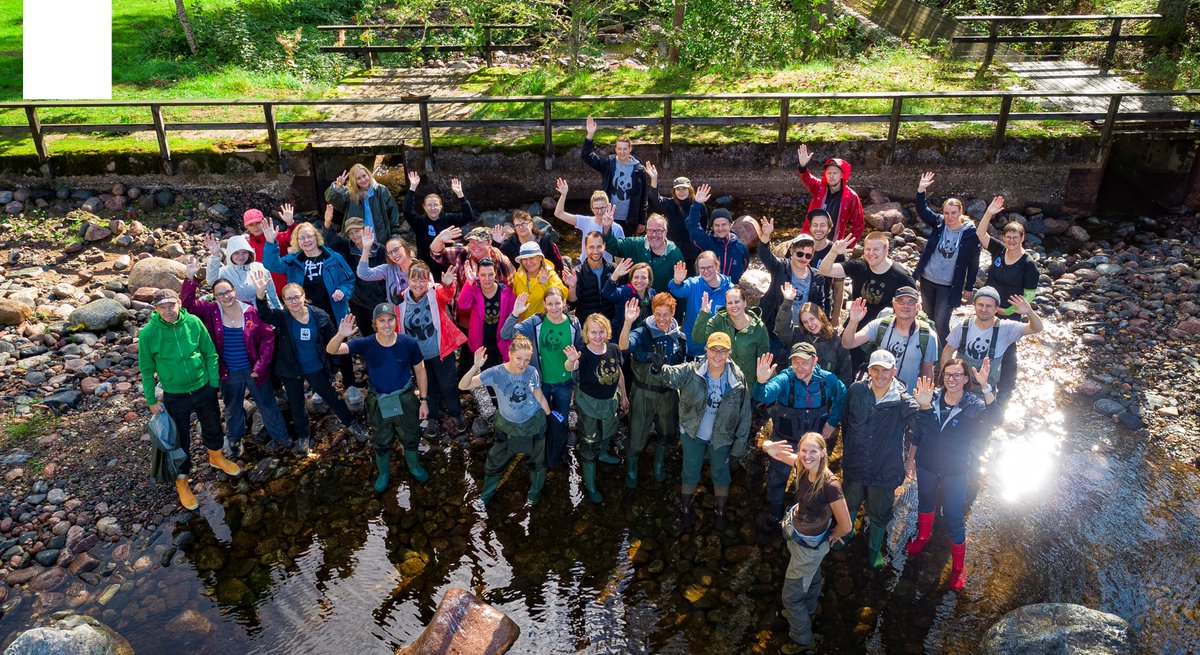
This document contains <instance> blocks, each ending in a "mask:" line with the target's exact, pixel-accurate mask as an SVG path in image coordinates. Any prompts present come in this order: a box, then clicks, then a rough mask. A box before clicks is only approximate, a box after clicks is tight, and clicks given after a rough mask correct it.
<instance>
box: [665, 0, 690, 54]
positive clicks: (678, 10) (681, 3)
mask: <svg viewBox="0 0 1200 655" xmlns="http://www.w3.org/2000/svg"><path fill="white" fill-rule="evenodd" d="M686 7H687V0H675V15H674V16H673V17H672V18H671V47H670V48H668V49H667V63H668V64H671V65H675V64H678V63H679V33H680V31H681V30H682V29H683V14H684V10H685V9H686Z"/></svg>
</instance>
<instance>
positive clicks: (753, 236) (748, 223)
mask: <svg viewBox="0 0 1200 655" xmlns="http://www.w3.org/2000/svg"><path fill="white" fill-rule="evenodd" d="M730 229H732V230H733V233H734V234H736V235H737V238H738V241H741V242H742V243H744V244H746V247H747V248H754V247H755V246H757V245H758V234H759V230H760V229H761V228H760V227H759V225H758V221H757V220H755V219H754V218H753V217H751V216H742V217H739V218H738V219H737V220H736V221H734V222H733V225H732V226H731V227H730Z"/></svg>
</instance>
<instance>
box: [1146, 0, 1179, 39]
mask: <svg viewBox="0 0 1200 655" xmlns="http://www.w3.org/2000/svg"><path fill="white" fill-rule="evenodd" d="M1187 12H1188V0H1158V13H1160V14H1162V19H1161V20H1156V21H1152V22H1151V23H1150V32H1151V33H1152V34H1154V35H1155V36H1157V37H1158V38H1159V39H1162V41H1161V42H1160V44H1159V45H1160V46H1165V47H1168V48H1169V47H1171V46H1173V45H1175V44H1176V43H1178V42H1179V41H1180V40H1181V39H1183V37H1184V34H1185V33H1186V32H1187Z"/></svg>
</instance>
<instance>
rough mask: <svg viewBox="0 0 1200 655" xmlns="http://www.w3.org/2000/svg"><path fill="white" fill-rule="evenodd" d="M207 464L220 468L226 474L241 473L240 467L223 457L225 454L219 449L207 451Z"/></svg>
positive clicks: (234, 474) (236, 474)
mask: <svg viewBox="0 0 1200 655" xmlns="http://www.w3.org/2000/svg"><path fill="white" fill-rule="evenodd" d="M208 465H209V466H211V467H213V468H215V469H221V470H222V471H224V472H225V474H226V475H230V476H238V475H241V474H242V467H240V466H238V465H237V464H234V463H233V462H231V461H229V460H227V459H225V454H224V453H222V452H221V451H219V450H210V451H208Z"/></svg>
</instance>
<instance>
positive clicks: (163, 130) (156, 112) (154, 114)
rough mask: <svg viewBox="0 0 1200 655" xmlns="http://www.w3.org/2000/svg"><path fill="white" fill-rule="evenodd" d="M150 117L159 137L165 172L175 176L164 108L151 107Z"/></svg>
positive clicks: (159, 147) (159, 152)
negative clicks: (163, 115)
mask: <svg viewBox="0 0 1200 655" xmlns="http://www.w3.org/2000/svg"><path fill="white" fill-rule="evenodd" d="M150 116H151V118H152V119H153V120H154V133H155V135H156V136H157V137H158V156H159V157H160V158H161V159H162V165H163V172H164V173H166V174H167V175H174V174H175V166H174V165H172V164H171V146H170V144H168V143H167V123H166V121H164V120H163V117H162V107H161V106H159V105H150Z"/></svg>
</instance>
